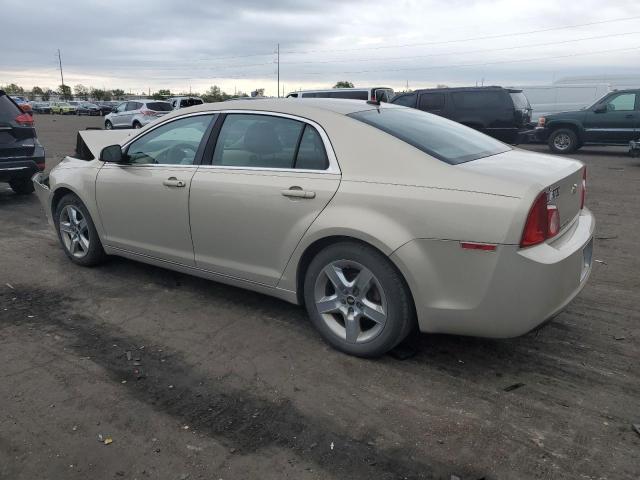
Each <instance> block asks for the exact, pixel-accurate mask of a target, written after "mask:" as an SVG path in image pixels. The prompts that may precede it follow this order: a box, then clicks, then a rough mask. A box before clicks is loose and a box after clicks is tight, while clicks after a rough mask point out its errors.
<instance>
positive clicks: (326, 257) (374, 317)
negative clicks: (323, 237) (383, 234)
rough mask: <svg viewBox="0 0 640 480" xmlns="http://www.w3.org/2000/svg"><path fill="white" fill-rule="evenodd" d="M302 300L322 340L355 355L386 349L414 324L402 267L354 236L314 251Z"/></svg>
mask: <svg viewBox="0 0 640 480" xmlns="http://www.w3.org/2000/svg"><path fill="white" fill-rule="evenodd" d="M366 279H369V281H367V280H366ZM358 287H360V290H361V291H358ZM304 301H305V305H306V308H307V312H308V313H309V317H310V319H311V322H312V323H313V325H314V326H315V328H316V329H317V330H318V332H319V333H320V335H321V336H322V337H323V338H324V340H326V341H327V343H329V344H330V345H331V346H333V347H334V348H336V349H337V350H340V351H342V352H345V353H348V354H350V355H355V356H358V357H379V356H381V355H384V354H385V353H387V352H388V351H389V350H391V349H392V348H394V347H395V346H396V345H398V344H399V343H400V342H401V341H402V340H404V339H405V337H406V336H407V335H408V334H409V333H410V332H411V330H412V329H413V327H414V326H415V325H416V320H415V313H414V307H413V302H412V299H411V295H410V293H409V290H408V288H407V286H406V284H405V281H404V279H403V278H402V276H401V275H400V273H399V272H398V271H397V270H396V268H395V267H394V266H393V264H392V263H391V262H390V261H389V259H388V258H387V257H386V256H384V255H383V254H382V253H380V252H378V251H377V250H375V249H373V248H372V247H370V246H368V245H365V244H362V243H358V242H339V243H335V244H333V245H330V246H328V247H327V248H325V249H324V250H322V251H320V253H318V254H317V255H316V257H315V258H314V259H313V260H312V261H311V263H310V265H309V268H308V269H307V272H306V274H305V279H304Z"/></svg>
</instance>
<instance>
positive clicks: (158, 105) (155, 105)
mask: <svg viewBox="0 0 640 480" xmlns="http://www.w3.org/2000/svg"><path fill="white" fill-rule="evenodd" d="M147 108H148V109H149V110H155V111H156V112H170V111H171V110H173V107H172V106H171V104H170V103H167V102H148V103H147Z"/></svg>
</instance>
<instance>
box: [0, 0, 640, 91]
mask: <svg viewBox="0 0 640 480" xmlns="http://www.w3.org/2000/svg"><path fill="white" fill-rule="evenodd" d="M0 32H2V37H3V45H2V50H1V53H0V85H2V84H7V83H17V84H19V85H21V86H23V87H27V88H28V87H31V86H33V85H38V86H41V87H51V88H54V89H55V88H56V87H57V85H59V84H60V74H59V70H58V59H57V49H58V48H59V49H60V50H61V51H62V62H63V68H64V76H65V83H66V84H67V85H72V86H73V85H76V84H79V83H81V84H84V85H87V86H93V87H96V88H103V87H104V88H122V89H124V90H126V91H127V92H128V91H132V92H134V93H140V92H146V91H148V90H149V89H150V90H151V91H154V90H157V89H159V88H169V89H171V90H172V92H180V91H189V89H190V88H191V89H192V90H193V91H204V90H206V89H207V88H208V87H209V86H211V85H214V84H215V85H219V86H221V87H222V88H223V90H226V91H227V92H233V91H234V89H237V90H242V91H250V90H253V89H254V88H259V87H263V88H265V89H266V94H267V95H275V94H276V93H277V87H276V85H277V83H276V65H275V60H276V56H275V53H274V52H275V50H276V45H277V44H278V43H279V44H280V82H281V83H280V88H281V90H282V89H283V88H284V90H285V91H286V92H289V91H292V90H296V89H299V88H316V87H323V88H326V87H331V86H332V85H333V84H334V83H335V82H336V81H338V80H350V81H352V82H353V83H355V84H356V86H358V85H362V86H366V85H371V84H376V85H385V86H387V85H388V86H391V87H394V88H395V89H396V90H399V89H403V88H404V87H405V86H406V85H407V83H408V85H409V87H410V88H419V87H429V86H434V85H436V84H446V85H449V86H454V85H469V84H472V85H474V84H476V82H477V83H479V84H480V83H482V82H483V81H484V84H485V85H486V84H503V85H524V84H548V83H551V82H552V81H553V80H554V79H560V78H563V77H567V76H573V75H593V76H602V77H604V76H607V75H640V1H638V0H609V1H606V0H580V1H557V0H535V1H524V0H477V1H476V0H446V1H445V0H398V1H379V0H363V1H359V0H352V1H346V0H345V1H342V0H180V1H172V0H136V1H130V0H126V1H125V0H83V1H71V0H69V1H55V0H29V1H24V0H0Z"/></svg>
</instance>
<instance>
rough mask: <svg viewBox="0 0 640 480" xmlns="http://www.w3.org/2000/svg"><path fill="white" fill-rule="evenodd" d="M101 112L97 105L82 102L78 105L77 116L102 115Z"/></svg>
mask: <svg viewBox="0 0 640 480" xmlns="http://www.w3.org/2000/svg"><path fill="white" fill-rule="evenodd" d="M100 114H101V110H100V107H99V106H98V105H96V104H95V103H89V102H80V103H78V105H76V115H100Z"/></svg>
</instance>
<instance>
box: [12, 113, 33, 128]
mask: <svg viewBox="0 0 640 480" xmlns="http://www.w3.org/2000/svg"><path fill="white" fill-rule="evenodd" d="M15 120H16V123H17V124H18V125H20V126H21V127H33V117H32V116H31V115H29V114H28V113H21V114H20V115H18V116H17V117H16V119H15Z"/></svg>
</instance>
